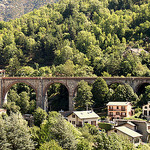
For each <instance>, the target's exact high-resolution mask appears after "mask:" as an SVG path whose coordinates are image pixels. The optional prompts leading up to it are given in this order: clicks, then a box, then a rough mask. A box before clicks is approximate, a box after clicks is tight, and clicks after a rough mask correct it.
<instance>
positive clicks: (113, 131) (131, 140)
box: [107, 129, 133, 143]
mask: <svg viewBox="0 0 150 150" xmlns="http://www.w3.org/2000/svg"><path fill="white" fill-rule="evenodd" d="M115 131H116V132H115ZM111 133H116V134H118V135H120V136H123V137H126V138H127V139H129V140H130V142H132V143H133V138H132V137H130V136H128V135H127V134H124V133H123V132H121V131H119V130H117V129H112V130H110V131H108V133H107V134H108V135H111Z"/></svg>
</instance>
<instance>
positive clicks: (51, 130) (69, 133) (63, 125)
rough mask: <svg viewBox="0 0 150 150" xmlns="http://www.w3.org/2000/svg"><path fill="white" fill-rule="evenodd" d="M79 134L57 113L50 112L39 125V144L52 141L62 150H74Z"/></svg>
mask: <svg viewBox="0 0 150 150" xmlns="http://www.w3.org/2000/svg"><path fill="white" fill-rule="evenodd" d="M80 136H81V133H80V132H79V131H78V130H77V129H76V128H75V127H74V126H73V125H72V124H70V123H69V122H68V121H66V120H64V118H63V117H62V116H61V115H60V114H59V113H57V112H50V113H49V115H48V119H47V120H46V121H45V122H44V123H43V124H41V135H40V143H43V142H45V141H48V142H49V141H51V139H54V140H55V141H57V142H58V143H59V145H60V146H61V147H62V148H63V149H70V150H72V149H73V150H74V149H76V144H77V139H78V138H79V137H80Z"/></svg>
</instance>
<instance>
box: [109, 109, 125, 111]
mask: <svg viewBox="0 0 150 150" xmlns="http://www.w3.org/2000/svg"><path fill="white" fill-rule="evenodd" d="M108 110H109V111H126V109H108Z"/></svg>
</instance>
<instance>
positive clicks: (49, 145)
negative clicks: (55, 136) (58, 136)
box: [39, 140, 63, 150]
mask: <svg viewBox="0 0 150 150" xmlns="http://www.w3.org/2000/svg"><path fill="white" fill-rule="evenodd" d="M54 149H55V150H63V149H62V148H61V147H60V146H59V144H58V143H57V142H56V141H55V140H51V141H49V142H46V143H44V144H42V145H41V146H40V148H39V150H54Z"/></svg>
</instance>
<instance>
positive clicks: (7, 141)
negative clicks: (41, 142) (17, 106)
mask: <svg viewBox="0 0 150 150" xmlns="http://www.w3.org/2000/svg"><path fill="white" fill-rule="evenodd" d="M0 131H1V132H0V137H1V138H0V149H6V150H7V149H8V150H10V149H15V150H23V149H28V150H33V149H34V143H33V141H32V140H31V136H30V134H29V129H28V127H27V122H26V121H25V120H24V119H23V117H22V116H21V114H19V113H17V114H11V115H10V116H8V117H5V119H0Z"/></svg>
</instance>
